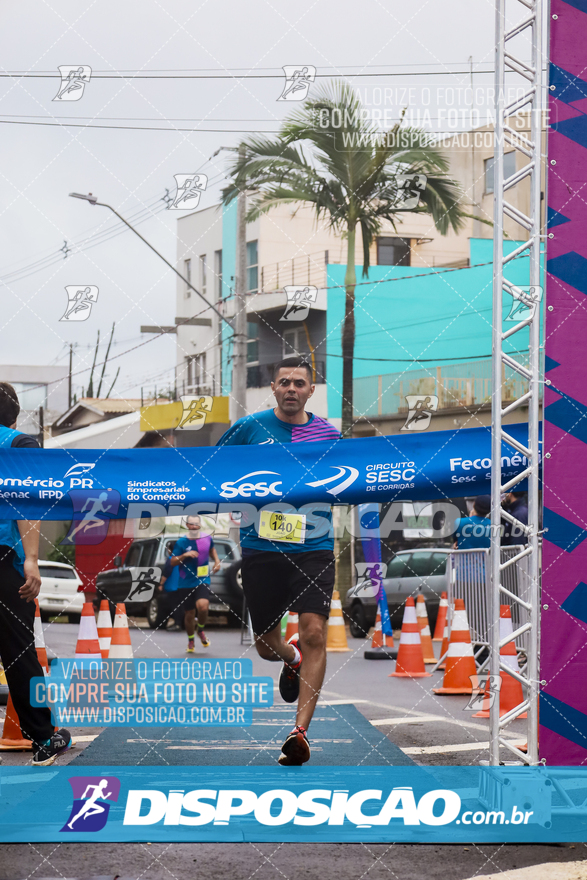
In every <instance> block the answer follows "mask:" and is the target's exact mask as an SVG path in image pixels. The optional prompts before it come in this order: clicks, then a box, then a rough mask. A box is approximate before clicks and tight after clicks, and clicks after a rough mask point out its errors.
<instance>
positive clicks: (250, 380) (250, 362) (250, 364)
mask: <svg viewBox="0 0 587 880" xmlns="http://www.w3.org/2000/svg"><path fill="white" fill-rule="evenodd" d="M247 337H248V338H247V388H260V387H261V386H260V381H261V378H260V377H261V372H260V367H259V325H258V324H257V323H256V322H255V321H247Z"/></svg>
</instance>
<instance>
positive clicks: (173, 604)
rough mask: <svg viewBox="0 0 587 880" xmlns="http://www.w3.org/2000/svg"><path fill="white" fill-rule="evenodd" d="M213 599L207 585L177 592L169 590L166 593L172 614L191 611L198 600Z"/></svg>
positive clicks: (184, 588) (181, 589)
mask: <svg viewBox="0 0 587 880" xmlns="http://www.w3.org/2000/svg"><path fill="white" fill-rule="evenodd" d="M213 598H214V594H213V593H212V591H211V589H210V586H209V585H208V584H199V585H198V586H197V587H183V588H180V589H179V590H171V591H170V592H168V593H167V602H168V604H169V607H170V608H172V609H173V612H172V613H173V614H177V613H178V612H182V611H183V612H185V611H193V609H194V608H195V607H196V602H197V601H198V599H210V600H212V599H213Z"/></svg>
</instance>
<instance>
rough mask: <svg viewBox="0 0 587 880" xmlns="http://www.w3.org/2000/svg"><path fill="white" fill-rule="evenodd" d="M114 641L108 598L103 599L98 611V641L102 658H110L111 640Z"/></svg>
mask: <svg viewBox="0 0 587 880" xmlns="http://www.w3.org/2000/svg"><path fill="white" fill-rule="evenodd" d="M111 641H112V618H111V617H110V603H109V602H108V599H102V601H101V602H100V610H99V611H98V642H99V643H100V653H101V654H102V660H107V659H108V652H109V651H110V642H111Z"/></svg>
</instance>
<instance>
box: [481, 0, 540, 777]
mask: <svg viewBox="0 0 587 880" xmlns="http://www.w3.org/2000/svg"><path fill="white" fill-rule="evenodd" d="M547 2H548V0H509V2H506V0H496V25H495V36H496V40H495V43H496V54H495V102H496V118H495V152H494V163H493V170H494V202H493V221H494V225H493V372H492V399H491V411H492V420H491V430H492V473H491V554H490V555H491V584H492V591H491V592H492V603H491V626H490V641H491V674H492V676H496V678H492V681H496V680H497V676H499V674H500V671H501V670H503V671H504V672H507V670H508V667H507V665H505V664H504V662H503V660H502V658H500V649H501V648H503V646H504V644H507V643H508V642H509V641H515V639H516V638H519V636H520V635H521V633H520V631H519V630H518V632H517V633H516V632H514V634H513V636H512V637H509V638H505V639H504V640H503V641H501V637H500V605H501V598H502V596H503V595H504V589H505V588H504V587H503V584H502V572H503V571H504V569H505V568H506V566H508V565H509V564H511V562H512V560H511V559H509V560H507V561H506V560H504V561H503V562H502V559H501V552H500V538H501V528H500V527H501V523H502V517H504V513H503V511H502V509H501V495H502V494H503V493H504V492H510V491H515V487H516V485H517V484H518V483H520V481H521V480H522V479H525V478H527V480H528V525H527V527H525V526H524V525H523V524H521V523H520V522H519V521H518V520H516V519H515V517H513V516H511V515H507V514H506V515H505V518H506V520H507V521H509V522H510V523H511V524H512V526H513V527H516V528H517V530H518V534H520V535H522V538H521V539H520V540H519V543H520V544H524V547H523V548H522V550H521V551H520V553H519V554H518V556H521V554H522V552H527V551H528V550H529V551H530V553H529V559H528V581H529V584H528V590H527V591H526V594H525V596H524V598H523V599H522V597H519V600H518V601H519V602H520V603H521V604H524V607H525V609H526V611H527V623H526V624H525V625H524V631H525V632H526V633H527V637H526V638H527V662H526V663H525V665H524V668H523V669H521V670H520V676H521V679H522V680H523V690H524V695H523V700H522V702H521V703H520V704H519V705H518V706H516V707H515V708H514V709H512V710H511V711H510V712H508V714H507V715H505V716H503V717H502V718H500V714H499V696H498V695H496V698H495V699H494V700H493V704H492V705H491V708H490V721H489V723H490V750H489V763H490V764H499V763H500V748H505V749H506V750H507V752H508V755H507V757H509V759H510V760H511V759H512V753H513V757H515V758H517V759H518V760H519V761H520V762H523V763H525V764H531V765H532V764H538V694H539V668H540V667H539V648H540V632H539V623H540V558H539V540H538V538H539V536H538V531H539V485H538V468H539V446H538V436H539V406H540V364H541V357H540V314H541V307H542V296H541V288H540V243H541V218H540V205H541V169H542V123H543V115H544V114H543V109H544V106H545V102H546V98H545V94H544V86H543V82H542V67H543V57H542V22H543V15H544V12H545V7H546V5H547ZM506 7H507V9H506ZM518 11H522V12H523V16H522V18H521V20H520V21H519V23H517V24H514V25H513V26H511V27H510V29H509V30H506V27H507V22H506V13H507V16H508V17H511V16H512V15H515V13H516V12H518ZM521 34H529V35H530V41H531V60H530V62H528V61H524V60H523V59H522V58H520V57H519V56H518V55H516V54H515V52H517V51H519V50H517V49H514V48H512V44H511V43H510V41H514V43H513V45H514V46H515V45H516V43H515V38H516V37H518V36H519V35H521ZM522 51H523V50H522ZM506 71H507V72H512V71H513V72H514V74H516V77H515V80H516V81H517V82H516V85H517V84H518V83H519V81H520V78H521V81H522V82H523V83H524V92H523V94H522V95H521V96H520V97H516V98H515V99H514V100H512V101H511V102H510V103H509V104H508V103H507V93H506V85H505V74H506ZM513 79H514V78H512V77H510V78H508V86H509V88H510V89H512V84H513V83H512V80H513ZM521 110H525V111H526V112H528V113H529V118H530V126H529V127H530V133H529V137H528V136H527V135H526V133H522V132H520V131H519V130H517V129H516V127H515V124H514V123H513V117H514V116H515V114H518V113H519V112H520V111H521ZM506 147H507V148H508V152H511V149H513V150H514V151H515V156H516V168H515V170H514V172H513V173H512V174H511V175H510V177H509V178H507V179H505V178H504V155H505V152H506ZM524 157H525V158H526V160H527V161H526V162H525V164H522V163H523V162H524ZM525 180H529V182H530V210H529V215H528V216H527V215H526V214H524V213H523V212H522V211H521V210H520V208H519V207H517V206H515V205H513V204H510V203H509V202H508V201H507V200H506V198H505V195H506V193H507V191H508V190H510V189H512V188H514V187H516V186H518V185H519V184H520V183H521V182H522V181H525ZM505 217H508V218H510V219H511V220H513V221H514V222H515V223H517V224H518V227H520V228H521V230H524V231H525V233H526V234H527V240H526V241H525V242H524V244H523V245H522V246H521V247H520V248H516V249H515V250H514V251H513V252H511V253H509V254H507V255H505V256H504V253H503V242H504V228H503V225H504V219H505ZM521 237H522V236H521V235H520V238H521ZM519 254H523V255H526V254H527V255H528V256H529V261H530V278H529V281H530V286H529V287H528V288H522V287H519V286H517V285H515V284H514V283H513V282H511V281H510V280H508V278H507V274H508V263H510V261H511V260H512V259H513V257H515V256H517V255H519ZM504 293H505V294H506V301H507V304H508V306H509V305H510V303H511V302H513V303H515V311H519V318H518V319H516V320H514V322H513V323H512V324H511V326H510V329H506V330H504V323H503V322H504V315H503V294H504ZM510 298H511V299H510ZM508 312H510V313H511V315H513V312H514V309H511V310H510V309H508ZM509 320H510V321H511V317H510V319H509ZM526 327H528V329H529V360H528V364H527V365H526V364H522V363H521V362H520V361H519V360H517V359H516V358H515V357H514V356H513V354H507V353H505V352H504V350H503V347H504V342H505V340H506V339H510V338H511V337H512V336H515V334H517V333H520V331H523V330H525V328H526ZM518 338H519V337H518ZM521 347H522V346H521V345H519V346H518V349H519V348H521ZM515 348H516V346H515V345H514V346H513V347H512V350H513V349H515ZM505 368H507V369H508V370H514V371H515V372H516V373H517V374H518V375H520V376H522V377H523V378H524V379H525V380H526V381H527V384H528V390H527V391H526V392H525V393H524V394H523V395H521V396H520V397H519V398H518V399H517V400H516V401H514V402H513V403H510V404H509V405H507V406H506V407H503V406H502V400H503V394H502V385H503V381H504V379H503V377H504V376H505ZM526 403H527V404H528V442H527V444H526V445H525V446H524V445H523V444H521V443H519V442H517V441H515V440H514V439H513V438H512V437H511V436H510V435H509V434H508V433H507V432H506V431H504V429H503V427H502V417H503V416H504V415H505V414H506V413H509V412H511V411H513V410H515V409H516V408H517V407H518V406H520V405H523V404H526ZM502 443H505V444H506V447H511V449H513V450H514V452H515V453H518V455H521V456H523V457H524V458H525V459H526V467H524V469H523V472H522V473H521V474H520V475H519V476H517V477H515V478H514V479H506V481H505V483H504V482H503V481H502V467H501V456H502ZM514 564H515V563H514ZM524 712H527V715H528V720H527V739H528V745H527V752H526V753H525V752H522V751H521V750H520V749H518V748H516V747H515V746H512V744H511V741H507V740H505V739H504V737H503V736H502V732H503V730H504V728H506V727H507V726H508V725H509V724H510V723H511V722H512V721H514V720H515V719H516V718H518V717H519V716H520V715H522V714H523V713H524ZM505 757H506V756H505V755H504V756H503V758H502V759H501V760H505Z"/></svg>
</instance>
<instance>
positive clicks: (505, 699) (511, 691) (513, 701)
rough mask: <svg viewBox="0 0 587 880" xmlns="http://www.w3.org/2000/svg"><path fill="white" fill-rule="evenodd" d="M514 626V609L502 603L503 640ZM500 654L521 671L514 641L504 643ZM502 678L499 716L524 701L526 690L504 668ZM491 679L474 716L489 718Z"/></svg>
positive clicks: (519, 716)
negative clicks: (480, 706) (481, 705)
mask: <svg viewBox="0 0 587 880" xmlns="http://www.w3.org/2000/svg"><path fill="white" fill-rule="evenodd" d="M513 631H514V628H513V624H512V610H511V608H510V606H509V605H500V608H499V640H500V642H502V641H503V640H504V639H506V638H507V637H508V636H511V634H512V633H513ZM499 656H500V657H503V661H502V662H503V664H504V665H505V666H509V668H510V669H512V670H514V672H518V671H519V666H518V655H517V653H516V648H515V645H514V643H513V642H508V643H507V645H504V646H503V648H502V649H501V651H500V652H499ZM499 677H500V678H501V688H500V689H499V717H500V718H501V716H502V715H507V713H508V712H511V710H512V709H514V708H515V707H516V706H519V705H520V703H523V702H524V692H523V690H522V685H521V683H520V682H519V681H518V680H517V679H515V678H514V677H513V676H512V675H508V673H507V672H504V670H503V669H501V670H500V672H499ZM490 684H491V682H490V679H487V686H486V688H485V696H484V697H483V707H482V708H481V709H480V710H479V712H475V714H474V715H473V718H489V707H490V706H491V694H490ZM527 717H528V713H527V712H523V713H522V715H518V718H527Z"/></svg>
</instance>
